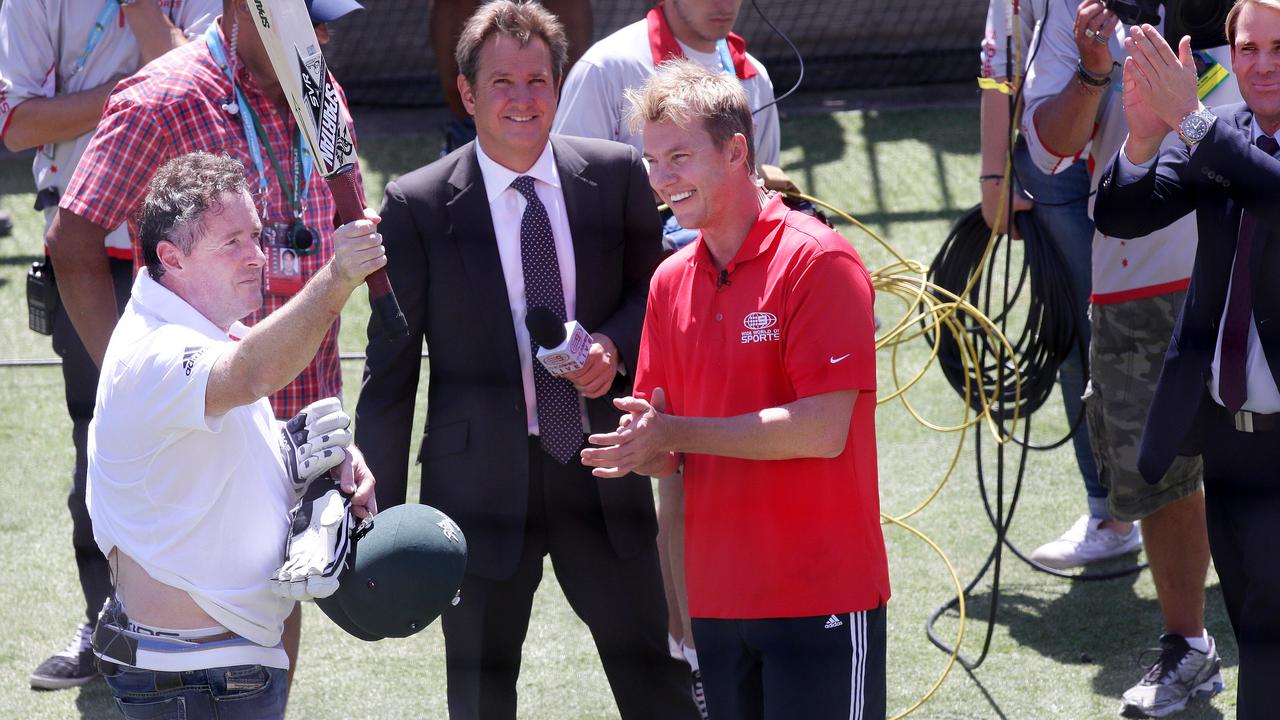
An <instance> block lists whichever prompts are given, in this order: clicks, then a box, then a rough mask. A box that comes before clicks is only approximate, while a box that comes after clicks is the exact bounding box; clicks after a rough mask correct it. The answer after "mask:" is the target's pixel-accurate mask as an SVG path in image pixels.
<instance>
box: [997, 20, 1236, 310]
mask: <svg viewBox="0 0 1280 720" xmlns="http://www.w3.org/2000/svg"><path fill="white" fill-rule="evenodd" d="M1077 4H1078V3H1077V1H1076V0H1050V5H1049V6H1048V7H1049V9H1048V17H1047V19H1046V20H1045V21H1044V22H1043V23H1042V24H1041V27H1040V34H1041V36H1042V37H1041V39H1040V47H1039V49H1038V50H1037V51H1036V57H1035V60H1034V61H1033V62H1032V63H1031V68H1030V70H1029V71H1028V72H1027V80H1026V88H1025V90H1024V91H1023V100H1024V102H1025V103H1026V110H1025V111H1024V112H1023V114H1022V133H1023V136H1024V137H1026V139H1027V145H1028V148H1029V150H1030V152H1031V158H1032V160H1034V161H1035V163H1036V165H1037V166H1038V167H1039V168H1040V169H1041V170H1043V171H1044V172H1046V173H1058V172H1062V171H1064V170H1066V169H1067V168H1068V167H1070V166H1071V164H1072V163H1073V162H1076V161H1077V160H1078V159H1080V158H1081V157H1086V158H1087V160H1088V163H1089V174H1090V175H1091V176H1092V181H1091V183H1090V186H1091V188H1092V189H1093V190H1095V191H1096V190H1097V188H1098V183H1099V181H1101V179H1102V173H1103V171H1105V170H1106V168H1107V165H1108V164H1109V163H1110V162H1111V159H1112V158H1113V157H1115V154H1116V152H1117V151H1119V150H1120V146H1121V145H1122V144H1123V143H1124V139H1125V138H1126V137H1127V136H1128V135H1129V126H1128V123H1127V121H1126V120H1125V117H1124V103H1123V102H1122V100H1121V91H1122V89H1123V86H1124V83H1123V73H1122V72H1121V70H1120V68H1121V67H1122V66H1123V64H1124V59H1125V58H1126V57H1128V53H1127V52H1126V51H1125V49H1124V44H1123V42H1122V40H1123V38H1125V37H1127V36H1128V33H1129V28H1128V27H1126V26H1125V25H1124V24H1122V23H1117V24H1116V29H1115V32H1114V33H1113V35H1112V36H1111V38H1110V41H1109V47H1110V48H1111V56H1112V58H1113V59H1114V61H1115V63H1116V65H1114V66H1113V70H1112V73H1111V84H1110V85H1109V86H1107V87H1106V88H1105V89H1104V90H1103V92H1104V93H1105V95H1106V96H1105V97H1104V98H1103V100H1102V103H1101V104H1100V105H1099V107H1098V117H1097V121H1096V124H1095V125H1094V133H1093V139H1092V140H1091V141H1090V142H1089V144H1087V145H1085V147H1084V149H1083V150H1081V151H1080V153H1079V154H1078V155H1073V156H1062V155H1058V154H1056V153H1054V152H1053V151H1052V150H1050V149H1049V148H1048V147H1046V146H1045V144H1044V143H1043V142H1042V141H1041V140H1040V135H1039V133H1038V132H1037V131H1036V123H1035V113H1036V111H1037V110H1039V109H1040V107H1041V106H1042V105H1044V103H1046V102H1047V101H1049V100H1051V99H1052V98H1054V97H1055V96H1056V95H1057V94H1058V93H1059V92H1061V91H1062V89H1063V88H1065V87H1066V86H1067V83H1073V82H1076V80H1075V73H1076V63H1077V61H1078V60H1079V58H1080V51H1079V50H1078V49H1077V48H1076V44H1075V39H1074V36H1073V34H1072V27H1073V26H1074V23H1075V16H1076V6H1077ZM1208 54H1209V55H1210V56H1212V57H1213V59H1214V60H1216V61H1217V62H1218V63H1219V64H1221V65H1222V66H1223V67H1224V68H1226V69H1227V70H1228V71H1230V70H1231V52H1230V48H1227V47H1220V48H1214V49H1213V50H1210V51H1209V52H1208ZM1239 101H1240V90H1239V88H1238V87H1237V86H1236V79H1235V75H1234V74H1230V75H1228V76H1227V79H1226V80H1224V81H1223V82H1222V83H1221V84H1220V85H1218V86H1217V87H1216V88H1215V89H1214V90H1213V91H1212V92H1210V93H1209V94H1208V95H1207V96H1205V97H1204V98H1203V102H1204V104H1205V105H1208V106H1213V105H1223V104H1226V103H1232V102H1239ZM1178 142H1181V140H1179V139H1178V136H1177V135H1176V134H1173V133H1170V135H1169V136H1168V137H1167V138H1165V143H1166V144H1168V143H1178ZM1089 212H1090V214H1092V213H1093V199H1092V198H1091V199H1090V200H1089ZM1195 252H1196V214H1195V213H1194V212H1192V213H1189V214H1188V215H1186V216H1185V217H1183V218H1182V219H1180V220H1178V221H1177V222H1175V223H1173V224H1172V225H1170V226H1168V227H1166V228H1163V229H1161V230H1157V231H1156V232H1154V233H1151V234H1150V235H1146V236H1144V237H1140V238H1135V239H1132V240H1121V239H1119V238H1113V237H1107V236H1105V235H1103V234H1101V233H1098V232H1096V231H1095V234H1094V236H1093V302H1095V303H1098V304H1108V303H1118V302H1125V301H1128V300H1137V299H1141V298H1144V297H1153V296H1156V295H1162V294H1165V293H1169V292H1175V291H1178V290H1183V289H1185V288H1186V287H1187V284H1188V283H1189V282H1190V278H1191V267H1192V265H1193V264H1194V263H1195Z"/></svg>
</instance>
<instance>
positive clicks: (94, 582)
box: [52, 259, 133, 625]
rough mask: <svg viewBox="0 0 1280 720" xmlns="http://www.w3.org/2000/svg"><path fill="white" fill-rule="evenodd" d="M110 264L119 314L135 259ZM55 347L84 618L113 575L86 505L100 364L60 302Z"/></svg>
mask: <svg viewBox="0 0 1280 720" xmlns="http://www.w3.org/2000/svg"><path fill="white" fill-rule="evenodd" d="M110 263H111V279H112V281H113V282H114V284H115V292H116V314H117V315H119V313H120V312H122V311H123V310H124V305H125V303H126V302H128V300H129V290H130V288H131V287H132V285H133V262H132V261H129V260H115V259H112V260H111V261H110ZM52 340H53V351H54V352H56V353H57V354H58V356H59V357H61V358H62V382H63V386H64V388H65V390H66V398H67V414H68V415H70V416H71V441H72V443H73V444H74V445H75V448H76V464H75V470H74V471H73V473H72V483H71V492H70V493H68V494H67V509H68V510H69V511H70V512H71V545H72V547H73V548H74V549H75V555H76V571H77V572H78V574H79V576H80V590H81V592H82V593H83V594H84V601H85V622H87V623H89V625H93V623H94V622H95V621H96V620H97V619H98V611H100V610H102V603H103V602H104V601H105V600H106V599H107V596H108V595H110V594H111V573H110V571H109V570H108V568H107V559H106V558H105V557H103V556H102V551H101V550H99V549H98V544H97V543H96V542H94V540H93V523H92V522H91V521H90V520H89V510H88V508H87V507H85V477H86V474H87V471H88V467H89V453H88V442H89V421H90V420H92V419H93V406H94V402H95V400H96V398H97V394H98V365H97V363H95V362H94V361H93V358H91V357H89V352H88V351H87V350H85V347H84V343H82V342H80V336H79V335H77V334H76V329H75V327H73V326H72V325H71V319H70V318H68V317H67V312H66V309H65V308H64V307H63V306H62V305H61V304H59V305H58V309H57V311H56V312H55V313H54V315H53V337H52Z"/></svg>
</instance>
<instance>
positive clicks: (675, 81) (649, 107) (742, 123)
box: [626, 59, 756, 173]
mask: <svg viewBox="0 0 1280 720" xmlns="http://www.w3.org/2000/svg"><path fill="white" fill-rule="evenodd" d="M626 97H627V103H628V105H629V108H628V110H627V125H628V127H630V129H631V132H633V133H639V132H641V131H643V130H644V124H645V123H646V122H670V123H673V124H675V125H679V126H680V127H682V128H688V127H689V126H690V124H691V123H693V122H694V121H696V120H701V121H702V126H703V127H704V128H705V129H706V131H707V134H709V135H710V136H711V141H712V142H713V143H715V145H716V147H724V144H725V142H726V141H728V140H729V139H730V138H732V137H733V136H734V135H735V134H738V133H741V134H742V136H743V137H745V138H746V139H747V171H748V172H752V173H754V172H755V168H756V148H755V141H754V139H753V138H752V132H751V107H750V105H748V103H747V93H746V91H744V90H743V89H742V83H740V82H738V79H737V78H735V77H733V76H732V75H727V74H724V73H713V72H711V71H710V70H707V69H706V68H705V67H703V66H702V65H699V64H698V63H695V62H693V61H691V60H686V59H676V60H668V61H667V62H664V63H662V64H661V65H659V66H658V71H657V73H655V74H654V75H653V77H651V78H649V79H648V80H647V81H646V82H645V84H644V85H642V86H641V87H640V89H638V90H636V89H628V90H627V92H626Z"/></svg>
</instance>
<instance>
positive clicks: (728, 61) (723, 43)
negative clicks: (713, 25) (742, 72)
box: [716, 38, 738, 77]
mask: <svg viewBox="0 0 1280 720" xmlns="http://www.w3.org/2000/svg"><path fill="white" fill-rule="evenodd" d="M716 52H717V53H719V55H720V65H721V66H722V67H724V71H725V72H727V73H729V74H730V75H732V76H734V77H737V76H738V70H737V68H735V67H734V66H733V55H731V54H729V41H728V40H727V39H725V38H720V39H719V40H717V41H716Z"/></svg>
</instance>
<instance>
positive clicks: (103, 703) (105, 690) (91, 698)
mask: <svg viewBox="0 0 1280 720" xmlns="http://www.w3.org/2000/svg"><path fill="white" fill-rule="evenodd" d="M76 710H79V711H80V717H82V718H109V717H119V714H120V711H119V710H117V709H116V701H115V698H113V697H112V696H111V688H109V687H107V683H106V681H104V680H103V679H102V678H98V679H96V680H94V681H93V682H91V683H89V684H88V685H85V686H84V687H82V688H80V694H79V695H77V696H76Z"/></svg>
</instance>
